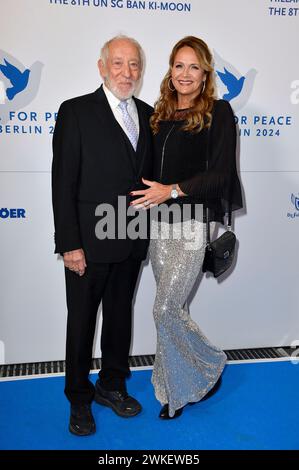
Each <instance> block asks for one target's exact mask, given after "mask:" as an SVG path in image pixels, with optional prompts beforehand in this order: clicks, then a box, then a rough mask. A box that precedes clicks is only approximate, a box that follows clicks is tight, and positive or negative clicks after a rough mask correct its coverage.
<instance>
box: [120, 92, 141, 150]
mask: <svg viewBox="0 0 299 470" xmlns="http://www.w3.org/2000/svg"><path fill="white" fill-rule="evenodd" d="M118 106H119V108H120V109H121V112H122V116H123V121H124V125H125V128H126V130H127V132H126V134H127V136H128V138H129V139H130V142H131V144H132V145H133V147H134V150H135V151H136V148H137V142H138V131H137V127H136V124H135V122H134V120H133V118H132V117H131V116H130V114H129V113H128V102H127V101H126V100H124V101H121V102H120V103H119V105H118Z"/></svg>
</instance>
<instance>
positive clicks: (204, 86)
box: [200, 80, 206, 95]
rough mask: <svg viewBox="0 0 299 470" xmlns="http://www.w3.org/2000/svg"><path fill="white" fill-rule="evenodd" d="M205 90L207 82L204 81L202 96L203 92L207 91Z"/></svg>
mask: <svg viewBox="0 0 299 470" xmlns="http://www.w3.org/2000/svg"><path fill="white" fill-rule="evenodd" d="M205 88H206V81H205V80H204V81H203V86H202V89H201V92H200V94H201V95H202V94H203V92H204V91H205Z"/></svg>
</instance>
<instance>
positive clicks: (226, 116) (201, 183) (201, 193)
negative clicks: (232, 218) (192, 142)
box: [178, 100, 242, 214]
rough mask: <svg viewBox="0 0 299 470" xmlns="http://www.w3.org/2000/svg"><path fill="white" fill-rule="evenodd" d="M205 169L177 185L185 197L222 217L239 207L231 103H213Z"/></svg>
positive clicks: (238, 183) (239, 188) (234, 134)
mask: <svg viewBox="0 0 299 470" xmlns="http://www.w3.org/2000/svg"><path fill="white" fill-rule="evenodd" d="M206 158H207V160H208V169H207V170H206V171H204V172H199V173H196V174H195V175H194V176H193V177H191V178H189V179H187V180H184V181H181V182H179V183H178V185H179V187H180V188H181V190H182V191H183V192H184V193H185V194H187V195H188V196H196V197H198V198H199V199H200V200H202V201H203V202H204V203H206V205H207V207H209V208H211V209H217V211H219V210H220V211H221V212H223V213H224V214H225V213H227V212H229V210H232V211H234V210H237V209H240V208H241V207H242V192H241V185H240V181H239V177H238V174H237V169H236V124H235V120H234V114H233V111H232V108H231V106H230V104H229V103H228V102H227V101H224V100H217V101H215V102H214V107H213V112H212V124H211V127H210V129H209V131H208V145H207V157H206Z"/></svg>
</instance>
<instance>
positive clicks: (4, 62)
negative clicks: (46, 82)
mask: <svg viewBox="0 0 299 470" xmlns="http://www.w3.org/2000/svg"><path fill="white" fill-rule="evenodd" d="M42 67H43V64H42V63H41V62H38V61H37V62H34V64H32V65H31V67H30V68H27V67H26V66H24V65H23V64H22V63H21V62H19V61H18V60H17V59H16V58H15V57H13V56H11V55H10V54H8V53H7V52H5V51H3V50H0V121H1V124H6V123H7V121H8V119H9V111H11V110H12V106H13V110H14V111H17V110H19V109H22V108H24V107H25V106H27V105H28V104H29V103H31V102H32V101H33V100H34V98H35V97H36V95H37V92H38V89H39V85H40V80H41V71H42Z"/></svg>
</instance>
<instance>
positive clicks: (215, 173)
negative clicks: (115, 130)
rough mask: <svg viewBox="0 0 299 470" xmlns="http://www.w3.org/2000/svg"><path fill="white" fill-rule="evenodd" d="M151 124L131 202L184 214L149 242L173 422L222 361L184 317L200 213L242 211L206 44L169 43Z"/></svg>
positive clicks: (159, 389)
mask: <svg viewBox="0 0 299 470" xmlns="http://www.w3.org/2000/svg"><path fill="white" fill-rule="evenodd" d="M151 127H152V130H153V134H154V148H155V155H154V157H155V162H154V167H155V170H154V181H148V180H144V183H145V184H146V185H147V186H148V189H146V190H141V191H133V195H137V196H139V197H138V198H137V199H136V200H135V201H134V202H133V203H132V204H133V205H137V206H138V205H139V206H140V205H143V206H144V207H146V208H149V207H153V206H155V205H160V204H162V203H164V204H166V205H167V206H169V209H171V208H173V206H174V205H177V206H176V207H179V208H180V209H181V210H180V215H179V218H178V217H177V216H175V214H174V213H173V214H172V218H170V219H169V220H168V221H165V220H162V221H161V220H160V221H159V220H156V221H153V223H152V233H155V234H156V236H155V237H153V238H152V240H151V242H150V257H151V263H152V266H153V271H154V275H155V279H156V282H157V294H156V299H155V305H154V319H155V324H156V327H157V351H156V358H155V364H154V370H153V377H152V382H153V385H154V388H155V394H156V397H157V399H158V400H159V401H160V402H161V404H162V405H163V407H162V409H161V412H160V414H159V417H160V418H162V419H172V418H176V417H178V416H180V415H181V414H182V411H183V407H184V406H185V405H186V404H187V403H191V402H197V401H199V400H202V399H204V398H205V397H207V394H211V393H212V392H213V391H214V390H216V388H217V386H216V384H217V383H218V384H219V378H220V376H221V374H222V371H223V368H224V366H225V362H226V356H225V354H224V352H223V351H222V350H221V349H219V348H218V347H216V346H214V345H213V344H211V343H210V342H209V341H208V339H207V338H206V337H205V336H204V334H203V333H202V331H201V330H200V328H199V327H198V325H197V324H196V323H195V322H194V321H193V320H192V319H191V317H190V315H189V312H188V303H187V302H188V297H189V294H190V292H191V290H192V288H193V286H194V284H195V281H196V278H197V276H198V274H199V272H200V271H201V267H202V262H203V259H204V251H205V241H206V220H205V216H204V214H205V211H203V210H202V209H203V208H208V209H209V219H210V221H212V222H220V223H223V222H224V215H225V213H227V212H228V210H229V208H230V209H231V210H236V209H239V208H241V207H242V197H241V188H240V182H239V178H238V175H237V171H236V127H235V122H234V116H233V112H232V109H231V107H230V105H229V103H228V102H226V101H223V100H217V99H216V97H215V85H214V70H213V59H212V55H211V53H210V51H209V48H208V46H207V45H206V44H205V42H204V41H203V40H201V39H199V38H196V37H193V36H188V37H185V38H183V39H182V40H180V41H179V42H178V43H177V44H176V45H175V46H174V48H173V50H172V52H171V55H170V60H169V70H168V72H167V74H166V76H165V77H164V79H163V81H162V84H161V94H160V97H159V99H158V101H157V103H156V105H155V111H154V114H153V116H152V118H151ZM207 160H208V167H207ZM187 206H188V209H189V211H187V212H186V213H184V209H186V208H187ZM176 214H178V213H176ZM186 214H187V215H186ZM190 241H191V242H192V241H194V243H193V244H190ZM195 242H196V243H195Z"/></svg>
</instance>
